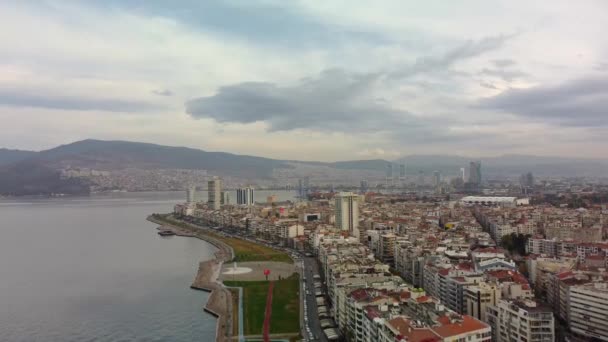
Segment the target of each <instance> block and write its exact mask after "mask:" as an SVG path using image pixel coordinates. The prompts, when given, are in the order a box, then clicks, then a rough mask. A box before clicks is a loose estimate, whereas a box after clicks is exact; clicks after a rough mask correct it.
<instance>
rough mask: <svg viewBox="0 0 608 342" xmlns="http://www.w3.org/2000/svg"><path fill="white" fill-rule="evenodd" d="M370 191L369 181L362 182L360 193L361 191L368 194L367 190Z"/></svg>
mask: <svg viewBox="0 0 608 342" xmlns="http://www.w3.org/2000/svg"><path fill="white" fill-rule="evenodd" d="M368 189H369V185H368V183H367V181H366V180H362V181H361V188H360V189H359V191H360V192H361V193H362V194H364V193H366V192H367V190H368Z"/></svg>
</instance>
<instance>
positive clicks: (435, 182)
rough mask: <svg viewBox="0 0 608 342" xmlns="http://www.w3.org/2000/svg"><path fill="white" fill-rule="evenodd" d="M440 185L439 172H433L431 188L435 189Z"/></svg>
mask: <svg viewBox="0 0 608 342" xmlns="http://www.w3.org/2000/svg"><path fill="white" fill-rule="evenodd" d="M439 184H441V173H440V172H439V171H433V186H435V187H437V186H439Z"/></svg>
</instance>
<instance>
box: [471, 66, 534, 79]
mask: <svg viewBox="0 0 608 342" xmlns="http://www.w3.org/2000/svg"><path fill="white" fill-rule="evenodd" d="M479 74H480V75H485V76H491V77H497V78H500V79H503V80H505V81H506V82H511V81H513V80H515V79H517V78H522V77H526V76H529V75H528V74H527V73H525V72H523V71H520V70H510V69H488V68H483V69H482V70H481V71H480V72H479Z"/></svg>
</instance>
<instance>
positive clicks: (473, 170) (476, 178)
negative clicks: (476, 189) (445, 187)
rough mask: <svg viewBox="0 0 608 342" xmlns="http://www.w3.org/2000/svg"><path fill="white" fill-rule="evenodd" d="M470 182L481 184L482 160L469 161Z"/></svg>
mask: <svg viewBox="0 0 608 342" xmlns="http://www.w3.org/2000/svg"><path fill="white" fill-rule="evenodd" d="M468 182H469V183H471V184H475V185H481V162H480V161H477V162H474V161H472V162H471V163H469V180H468Z"/></svg>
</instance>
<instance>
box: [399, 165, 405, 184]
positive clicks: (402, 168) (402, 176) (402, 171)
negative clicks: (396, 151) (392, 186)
mask: <svg viewBox="0 0 608 342" xmlns="http://www.w3.org/2000/svg"><path fill="white" fill-rule="evenodd" d="M399 180H400V181H402V182H403V181H404V180H405V164H400V165H399Z"/></svg>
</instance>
